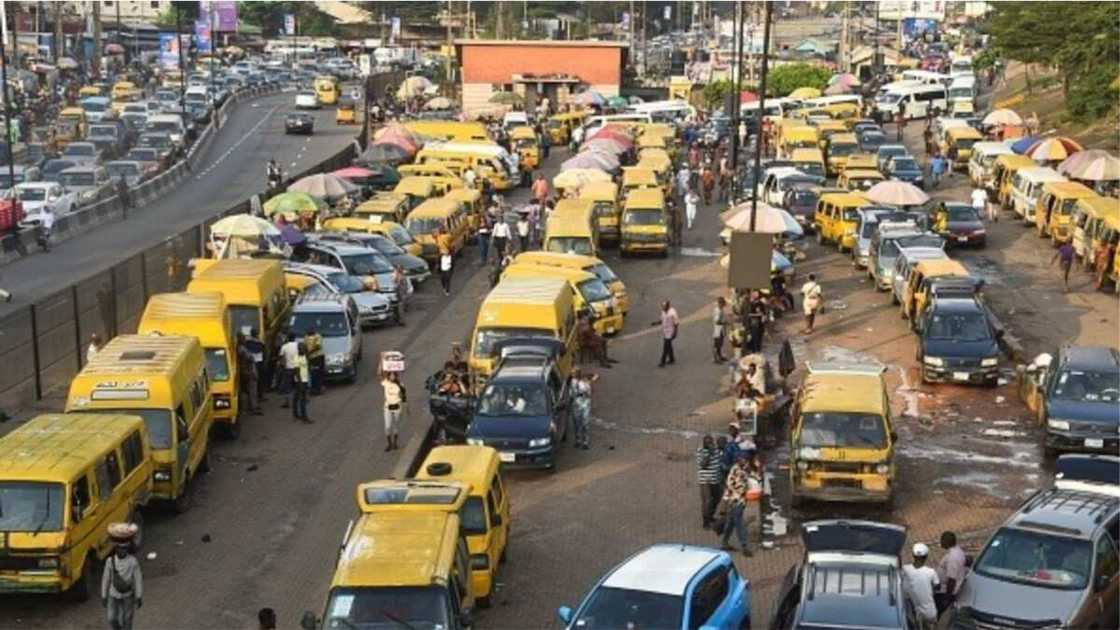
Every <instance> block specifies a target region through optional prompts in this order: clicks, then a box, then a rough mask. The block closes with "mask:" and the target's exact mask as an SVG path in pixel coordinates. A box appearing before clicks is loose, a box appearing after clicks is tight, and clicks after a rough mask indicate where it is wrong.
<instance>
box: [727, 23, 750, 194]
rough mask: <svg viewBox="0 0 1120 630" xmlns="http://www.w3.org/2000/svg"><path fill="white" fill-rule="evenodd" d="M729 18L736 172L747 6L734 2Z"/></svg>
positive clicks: (733, 156) (732, 144)
mask: <svg viewBox="0 0 1120 630" xmlns="http://www.w3.org/2000/svg"><path fill="white" fill-rule="evenodd" d="M731 19H732V24H731V25H732V26H733V27H734V28H735V30H734V31H732V34H733V37H732V44H731V49H732V51H734V53H735V63H734V65H732V66H731V67H732V69H733V70H734V71H735V77H734V78H735V89H734V90H733V95H732V96H733V97H732V99H731V111H729V112H727V113H728V114H730V115H731V170H732V172H736V171H737V170H738V168H739V125H740V123H741V121H742V110H743V104H742V102H741V99H742V93H743V22H745V21H746V19H747V7H746V6H745V5H744V4H743V3H742V2H741V1H740V2H736V3H735V10H734V12H733V13H732V14H731Z"/></svg>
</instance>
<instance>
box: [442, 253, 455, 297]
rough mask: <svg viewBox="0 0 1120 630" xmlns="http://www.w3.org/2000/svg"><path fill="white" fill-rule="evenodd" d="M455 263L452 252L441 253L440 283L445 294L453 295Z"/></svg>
mask: <svg viewBox="0 0 1120 630" xmlns="http://www.w3.org/2000/svg"><path fill="white" fill-rule="evenodd" d="M452 265H453V261H452V256H451V252H440V254H439V283H440V286H442V287H443V294H444V295H451V268H452Z"/></svg>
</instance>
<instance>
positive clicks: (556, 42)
mask: <svg viewBox="0 0 1120 630" xmlns="http://www.w3.org/2000/svg"><path fill="white" fill-rule="evenodd" d="M455 45H456V46H547V47H549V48H628V47H629V44H628V43H627V42H607V41H588V40H573V41H569V40H560V39H456V40H455Z"/></svg>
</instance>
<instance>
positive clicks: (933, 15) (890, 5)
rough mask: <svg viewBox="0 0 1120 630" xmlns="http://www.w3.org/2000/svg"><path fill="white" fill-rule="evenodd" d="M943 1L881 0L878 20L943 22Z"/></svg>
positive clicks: (944, 3)
mask: <svg viewBox="0 0 1120 630" xmlns="http://www.w3.org/2000/svg"><path fill="white" fill-rule="evenodd" d="M946 4H947V3H946V2H945V0H883V2H880V3H879V19H880V20H887V21H888V22H893V21H897V20H902V19H905V18H925V19H927V20H937V21H939V22H943V21H945V8H946V7H945V5H946Z"/></svg>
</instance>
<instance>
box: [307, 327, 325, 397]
mask: <svg viewBox="0 0 1120 630" xmlns="http://www.w3.org/2000/svg"><path fill="white" fill-rule="evenodd" d="M303 346H304V347H305V348H307V365H308V368H309V369H310V370H311V392H310V393H311V395H312V396H318V395H320V394H322V393H323V380H324V378H325V377H326V373H327V363H326V359H325V358H324V357H323V337H322V336H321V335H320V334H319V333H318V332H316V331H315V328H308V329H307V333H306V334H304V336H303Z"/></svg>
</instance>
